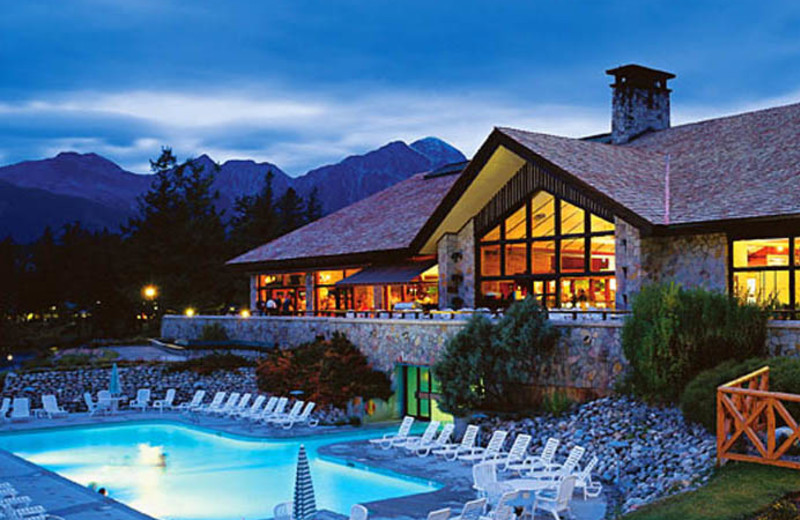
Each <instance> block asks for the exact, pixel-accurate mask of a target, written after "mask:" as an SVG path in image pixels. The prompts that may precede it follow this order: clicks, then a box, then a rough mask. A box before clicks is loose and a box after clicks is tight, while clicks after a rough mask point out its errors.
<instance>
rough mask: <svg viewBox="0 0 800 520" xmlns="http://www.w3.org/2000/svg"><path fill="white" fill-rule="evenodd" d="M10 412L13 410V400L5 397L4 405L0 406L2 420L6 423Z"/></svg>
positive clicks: (0, 418)
mask: <svg viewBox="0 0 800 520" xmlns="http://www.w3.org/2000/svg"><path fill="white" fill-rule="evenodd" d="M9 410H11V398H10V397H4V398H3V404H2V405H0V420H3V421H5V420H6V419H7V418H8V411H9Z"/></svg>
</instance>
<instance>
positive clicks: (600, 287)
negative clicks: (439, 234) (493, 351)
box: [477, 191, 616, 309]
mask: <svg viewBox="0 0 800 520" xmlns="http://www.w3.org/2000/svg"><path fill="white" fill-rule="evenodd" d="M477 258H478V263H479V266H478V271H477V272H478V273H479V280H478V291H479V303H480V305H487V306H492V307H497V306H504V305H507V304H509V303H511V302H513V301H514V300H519V299H522V298H525V297H526V296H528V295H532V296H534V297H535V298H537V299H538V300H539V301H541V302H543V303H544V304H545V305H547V306H548V307H567V308H577V307H580V308H602V309H607V308H613V307H614V298H615V293H616V280H615V278H614V269H615V266H614V263H615V262H614V259H615V256H614V224H613V222H610V221H608V220H605V219H603V218H601V217H599V216H598V215H594V214H592V213H589V212H588V211H586V210H585V209H583V208H580V207H578V206H575V205H574V204H571V203H570V202H568V201H566V200H562V199H560V198H559V197H555V196H553V195H551V194H550V193H548V192H546V191H540V192H538V193H536V194H535V195H533V197H531V198H530V199H529V200H527V201H526V202H525V204H523V205H522V206H521V207H518V208H516V209H514V211H512V212H511V213H510V214H509V215H508V216H506V217H505V218H503V219H502V220H501V222H498V223H497V225H496V226H494V227H492V229H490V230H489V232H487V233H485V234H483V236H481V237H479V240H478V255H477Z"/></svg>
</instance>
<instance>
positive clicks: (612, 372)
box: [161, 316, 625, 395]
mask: <svg viewBox="0 0 800 520" xmlns="http://www.w3.org/2000/svg"><path fill="white" fill-rule="evenodd" d="M211 323H219V324H221V325H222V326H223V327H224V328H225V330H226V331H227V332H228V337H229V338H230V339H232V340H240V341H257V342H260V343H265V344H276V345H280V346H281V347H292V346H296V345H299V344H301V343H305V342H309V341H313V340H314V339H315V338H316V337H317V336H326V337H330V335H332V334H333V333H334V332H341V333H343V334H345V335H346V336H347V337H348V338H349V339H350V341H352V342H353V344H355V345H356V346H357V347H358V348H359V349H360V350H361V351H362V352H363V353H364V355H366V356H367V358H368V359H369V360H370V362H371V363H372V364H373V366H375V367H376V368H378V369H380V370H383V371H385V372H389V373H391V372H392V371H393V369H394V366H395V364H396V363H407V364H411V365H431V364H433V363H434V362H435V361H436V358H437V356H438V355H439V354H440V353H441V352H442V351H443V349H444V345H445V342H446V341H447V338H449V337H450V336H452V335H453V334H455V333H456V332H457V331H458V330H460V329H461V327H463V326H464V323H465V322H463V321H450V320H399V319H397V320H396V319H385V320H380V319H347V318H312V317H305V318H286V317H277V316H276V317H250V318H239V317H234V316H195V317H192V318H187V317H184V316H165V317H164V319H163V321H162V328H161V335H162V337H165V338H172V339H178V340H181V339H182V340H193V339H197V338H198V337H199V336H200V334H201V331H202V330H203V327H204V326H205V325H208V324H211ZM559 327H560V329H561V330H562V336H561V339H560V341H559V345H558V348H557V351H556V355H555V359H554V362H553V363H552V364H550V365H548V366H545V367H542V371H541V373H540V379H539V381H540V382H544V383H545V384H546V385H549V386H559V387H569V388H575V389H581V390H584V391H586V392H589V393H591V394H592V395H595V394H596V395H602V394H605V393H608V392H609V391H610V390H611V388H612V385H613V382H614V379H615V377H616V376H617V375H619V373H620V372H621V371H622V370H623V368H624V366H625V361H624V358H623V356H622V347H621V343H620V338H621V334H620V332H621V323H619V322H617V321H608V322H597V321H591V322H589V321H587V322H572V321H566V322H564V323H563V324H561V323H560V324H559Z"/></svg>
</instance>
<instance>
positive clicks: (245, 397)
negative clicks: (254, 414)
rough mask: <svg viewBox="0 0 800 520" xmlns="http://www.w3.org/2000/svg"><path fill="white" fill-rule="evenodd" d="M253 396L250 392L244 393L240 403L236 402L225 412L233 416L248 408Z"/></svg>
mask: <svg viewBox="0 0 800 520" xmlns="http://www.w3.org/2000/svg"><path fill="white" fill-rule="evenodd" d="M251 397H253V394H250V393H246V394H244V395H243V396H242V397H241V398H240V399H239V402H238V403H236V404H235V405H234V406H233V407H232V408H231V409H230V410H228V411H227V412H225V415H227V416H228V417H233V416H235V415H238V414H240V413H242V412H244V411H245V410H247V405H248V404H250V398H251Z"/></svg>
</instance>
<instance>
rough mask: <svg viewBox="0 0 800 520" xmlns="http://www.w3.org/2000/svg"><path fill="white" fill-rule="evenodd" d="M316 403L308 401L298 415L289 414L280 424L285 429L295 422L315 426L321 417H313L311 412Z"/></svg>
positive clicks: (310, 426)
mask: <svg viewBox="0 0 800 520" xmlns="http://www.w3.org/2000/svg"><path fill="white" fill-rule="evenodd" d="M315 406H316V403H313V402H308V403H306V407H305V408H303V411H302V412H301V413H300V414H298V415H297V416H294V417H292V416H289V417H287V418H285V419H283V420H282V421H280V425H281V426H283V429H284V430H288V429H290V428H291V427H292V426H294V425H295V424H307V425H308V426H309V428H314V427H316V426H317V425H318V424H319V419H317V418H312V417H311V412H313V411H314V407H315Z"/></svg>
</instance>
